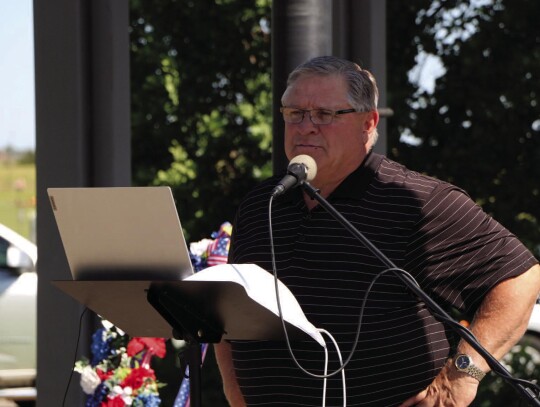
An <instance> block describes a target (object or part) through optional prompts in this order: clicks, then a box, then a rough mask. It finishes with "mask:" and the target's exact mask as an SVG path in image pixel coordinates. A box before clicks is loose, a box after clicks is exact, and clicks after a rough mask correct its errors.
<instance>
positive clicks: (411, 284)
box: [300, 182, 540, 406]
mask: <svg viewBox="0 0 540 407" xmlns="http://www.w3.org/2000/svg"><path fill="white" fill-rule="evenodd" d="M300 185H301V187H302V189H303V190H304V191H305V192H306V193H307V194H308V196H309V197H310V198H311V199H315V200H316V201H317V202H319V204H320V205H321V206H322V207H323V208H324V209H326V211H328V213H330V215H332V216H333V217H334V218H335V219H336V220H337V221H338V222H340V223H341V224H342V225H343V226H344V227H345V229H347V230H348V231H349V232H350V233H351V234H352V235H353V236H354V237H356V238H357V239H358V240H359V241H360V242H361V243H362V244H363V245H364V246H365V247H366V248H367V249H369V250H370V251H371V252H372V253H373V255H375V257H377V258H378V259H379V260H380V261H381V262H382V263H383V264H384V265H385V266H386V267H388V268H389V269H394V270H400V268H399V267H397V266H396V265H395V264H394V263H393V262H392V261H391V260H390V259H389V258H388V257H387V256H386V255H385V254H384V253H382V252H381V251H380V250H379V249H378V248H377V247H376V246H375V245H374V244H373V243H371V242H370V241H369V240H368V239H367V238H366V237H365V236H364V235H363V234H362V233H361V232H360V231H359V230H358V229H356V228H355V227H354V226H353V225H352V224H351V223H350V222H349V221H348V220H347V219H345V218H344V217H343V215H341V214H340V213H339V212H338V211H337V210H336V209H335V208H334V207H333V206H332V205H331V204H330V203H329V202H328V201H327V200H326V199H324V198H323V197H322V196H321V194H320V193H319V191H318V190H317V189H315V188H314V187H313V186H311V185H310V184H309V183H308V182H302V183H301V184H300ZM395 274H396V275H397V277H399V279H400V280H401V281H402V282H403V283H404V284H405V286H406V287H407V288H408V289H409V290H410V291H412V292H413V294H414V295H416V296H417V297H418V298H419V299H420V300H422V301H423V302H424V303H425V304H426V306H427V307H428V309H429V310H430V311H431V312H432V313H433V315H434V316H435V317H437V318H438V319H440V320H442V321H443V322H446V323H447V324H448V325H449V326H450V327H451V328H452V329H453V330H454V331H455V332H456V333H457V334H458V335H459V336H460V337H461V338H462V339H464V340H465V341H466V342H467V343H469V345H471V347H472V348H474V349H475V350H476V351H477V352H478V353H479V354H480V355H481V356H482V357H483V358H484V359H485V360H486V362H487V364H488V365H489V367H490V368H491V369H492V371H493V372H495V373H496V374H498V375H499V376H500V377H502V378H503V379H504V380H505V381H506V382H507V383H509V384H510V385H511V386H512V387H513V388H514V389H515V390H516V391H517V392H518V393H520V395H521V396H522V397H523V398H524V399H526V400H528V401H529V404H530V405H531V406H540V400H539V399H538V395H537V394H535V393H534V391H533V390H532V389H531V388H530V387H525V386H523V385H522V384H521V383H520V382H518V381H517V379H514V378H513V377H512V375H511V373H510V372H509V371H508V370H507V369H506V368H505V367H504V366H503V365H502V364H501V363H500V362H499V361H498V360H497V359H495V357H493V355H491V354H490V353H489V352H488V351H487V350H486V349H485V348H484V347H483V346H482V345H481V344H480V343H479V342H478V340H477V339H476V337H475V336H474V335H473V334H472V332H471V331H469V330H468V329H467V328H465V327H464V326H463V325H461V324H459V323H458V322H456V321H454V320H453V318H452V317H451V316H450V315H449V314H448V313H447V312H446V311H445V310H444V309H442V308H441V307H440V306H439V304H437V303H436V302H435V301H434V300H433V299H431V297H429V296H428V295H427V294H426V293H425V292H424V291H423V290H422V289H421V288H420V287H419V286H418V284H417V283H416V281H415V280H414V279H413V278H412V277H409V276H408V275H407V274H405V273H395ZM522 382H525V381H522Z"/></svg>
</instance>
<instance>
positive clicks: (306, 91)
mask: <svg viewBox="0 0 540 407" xmlns="http://www.w3.org/2000/svg"><path fill="white" fill-rule="evenodd" d="M281 101H282V105H283V106H286V107H294V108H298V109H305V110H311V109H328V110H333V111H337V110H343V109H350V108H351V105H350V104H349V102H348V101H347V84H346V82H345V80H344V79H343V78H342V77H340V76H335V75H333V76H314V75H312V76H304V77H300V78H298V79H297V80H296V82H294V84H293V85H291V86H290V87H289V88H287V90H286V91H285V93H284V94H283V97H282V99H281ZM375 115H376V113H375ZM375 115H374V114H373V112H370V113H348V114H343V115H338V116H335V117H334V119H333V121H332V123H331V124H321V125H316V124H313V123H312V122H311V120H310V118H309V113H305V115H304V120H303V121H302V122H301V123H298V124H291V123H285V153H286V155H287V158H288V159H289V160H291V159H292V158H293V157H296V156H297V155H299V154H307V155H309V156H311V157H313V158H314V159H315V161H316V162H317V177H316V178H315V180H314V181H313V185H315V186H318V187H322V186H323V185H326V184H336V183H339V182H341V181H342V180H343V179H344V178H345V177H346V176H347V175H349V174H350V173H351V172H352V171H354V170H355V169H356V168H357V167H358V166H359V165H360V164H361V163H362V161H363V160H364V158H365V156H366V154H367V147H366V144H367V142H368V137H367V131H369V130H372V129H373V127H374V126H375V125H376V124H377V123H376V120H377V117H375Z"/></svg>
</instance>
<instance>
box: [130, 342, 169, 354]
mask: <svg viewBox="0 0 540 407" xmlns="http://www.w3.org/2000/svg"><path fill="white" fill-rule="evenodd" d="M144 350H147V351H148V352H149V353H151V354H152V355H156V356H157V357H160V358H163V357H165V353H166V350H165V339H163V338H133V339H132V340H131V341H129V343H128V346H127V354H128V356H135V355H137V354H138V353H140V352H142V351H144Z"/></svg>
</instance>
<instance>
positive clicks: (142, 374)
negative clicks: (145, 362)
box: [120, 367, 156, 390]
mask: <svg viewBox="0 0 540 407" xmlns="http://www.w3.org/2000/svg"><path fill="white" fill-rule="evenodd" d="M146 379H153V380H156V375H155V374H154V371H153V370H152V369H147V368H145V367H137V368H135V369H133V370H132V371H131V372H130V373H129V375H128V376H127V377H126V378H125V379H124V380H123V381H122V383H121V384H120V385H121V386H122V387H128V386H129V387H131V388H132V389H134V390H135V389H138V388H139V387H141V386H142V385H143V384H144V381H145V380H146Z"/></svg>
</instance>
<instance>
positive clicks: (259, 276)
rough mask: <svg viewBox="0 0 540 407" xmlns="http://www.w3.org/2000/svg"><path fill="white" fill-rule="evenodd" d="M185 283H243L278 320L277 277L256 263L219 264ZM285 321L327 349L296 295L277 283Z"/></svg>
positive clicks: (253, 296) (252, 296)
mask: <svg viewBox="0 0 540 407" xmlns="http://www.w3.org/2000/svg"><path fill="white" fill-rule="evenodd" d="M184 281H228V282H234V283H237V284H240V285H241V286H243V287H244V289H245V290H246V293H247V295H248V296H249V297H250V298H251V299H252V300H253V301H255V302H257V303H258V304H260V305H262V306H263V307H265V308H266V309H268V310H269V311H271V312H272V313H274V314H275V315H276V316H277V317H278V318H279V310H278V306H277V301H276V290H275V283H274V276H273V275H272V274H270V273H269V272H267V271H266V270H264V269H263V268H261V267H259V266H257V265H256V264H220V265H218V266H213V267H208V268H206V269H204V270H201V271H199V272H198V273H195V274H194V275H192V276H189V277H187V278H186V279H184ZM278 289H279V300H280V303H281V310H282V312H283V319H284V320H285V321H287V322H288V323H289V324H291V325H294V326H295V327H297V328H298V329H301V330H302V331H304V332H305V333H306V334H308V335H309V336H311V337H312V338H313V339H314V340H315V341H316V342H318V343H319V344H320V345H321V346H322V347H326V344H325V342H324V339H323V337H322V335H321V333H320V332H319V331H318V330H317V328H315V326H313V324H311V322H309V321H308V320H307V318H306V316H305V314H304V312H303V311H302V308H301V307H300V304H298V301H297V300H296V298H295V297H294V295H293V293H292V292H291V291H290V290H289V289H288V288H287V287H286V286H285V284H283V283H282V282H281V281H279V280H278Z"/></svg>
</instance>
